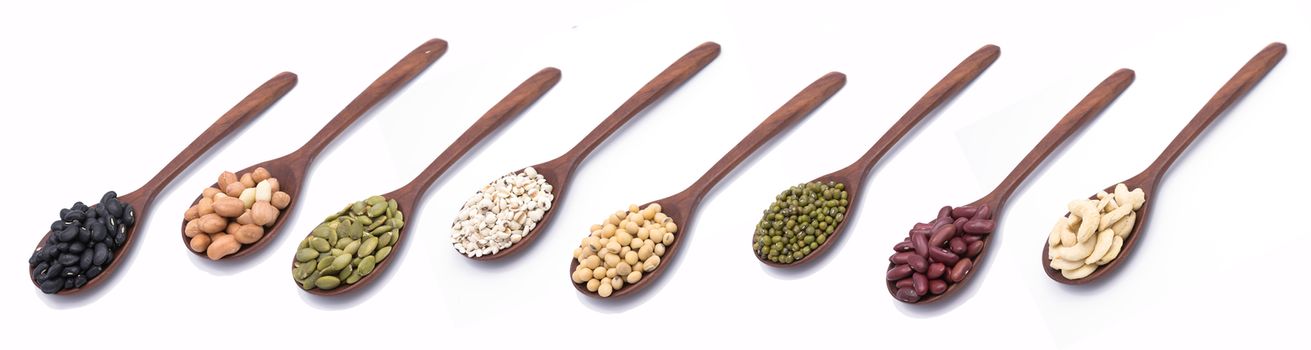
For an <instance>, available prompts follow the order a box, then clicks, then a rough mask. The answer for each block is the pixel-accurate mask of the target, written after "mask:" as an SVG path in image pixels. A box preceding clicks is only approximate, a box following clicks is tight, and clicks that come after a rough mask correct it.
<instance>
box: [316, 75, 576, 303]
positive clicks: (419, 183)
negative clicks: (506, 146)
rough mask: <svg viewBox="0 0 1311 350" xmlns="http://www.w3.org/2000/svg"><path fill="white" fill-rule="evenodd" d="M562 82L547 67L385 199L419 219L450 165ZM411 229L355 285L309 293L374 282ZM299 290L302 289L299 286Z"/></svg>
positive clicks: (320, 292)
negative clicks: (421, 200) (434, 185)
mask: <svg viewBox="0 0 1311 350" xmlns="http://www.w3.org/2000/svg"><path fill="white" fill-rule="evenodd" d="M559 81H560V70H559V69H555V68H549V67H548V68H545V69H542V70H541V71H538V72H537V74H533V76H532V77H530V78H528V80H527V81H524V82H523V83H522V84H520V85H519V87H517V88H515V89H514V91H511V92H510V94H509V95H507V96H505V98H503V99H501V101H500V102H498V103H497V104H496V105H495V106H492V109H490V110H488V111H487V113H486V114H483V116H482V118H479V119H478V121H477V122H474V124H473V125H472V126H470V127H469V129H468V130H465V131H464V133H463V134H460V137H459V138H457V139H455V142H454V143H451V145H450V147H447V148H446V151H444V152H442V154H441V155H439V156H437V159H434V160H433V161H432V164H429V165H428V167H427V168H424V169H423V171H422V172H420V173H419V176H417V177H415V178H414V180H412V181H410V183H408V184H406V185H405V186H401V188H398V189H396V190H395V191H391V192H390V193H387V194H384V195H382V196H383V197H387V198H388V199H395V200H396V208H397V211H399V212H401V213H410V215H409V217H411V218H413V217H416V215H414V213H415V209H417V208H418V201H419V198H421V197H423V194H424V193H426V192H427V191H428V187H430V186H432V183H433V182H435V181H437V178H439V177H441V176H442V174H443V173H445V172H446V169H448V168H450V167H451V165H454V164H455V162H456V161H459V160H460V158H461V157H463V156H464V154H465V153H467V152H468V151H469V150H470V149H472V148H473V147H474V146H476V145H478V142H479V141H481V140H482V139H483V138H485V137H487V135H490V134H491V133H492V132H493V131H496V129H499V128H500V127H501V126H502V125H505V123H506V122H509V121H510V120H511V119H514V117H515V116H518V115H519V114H520V113H522V112H523V111H524V109H527V108H528V106H531V105H532V104H533V103H534V102H537V100H538V99H539V98H541V97H542V95H545V94H546V92H547V91H548V90H551V87H554V86H555V83H557V82H559ZM411 226H414V225H404V226H402V227H401V231H400V233H401V234H400V235H399V236H396V243H395V244H394V245H393V246H392V253H391V256H390V258H389V259H383V260H382V261H381V262H379V263H378V265H377V266H376V267H374V268H373V272H372V273H369V274H368V275H365V276H364V277H362V278H360V280H359V281H356V282H355V283H354V284H344V283H343V284H342V285H341V286H340V287H337V288H334V289H329V290H322V289H318V288H313V289H310V290H307V292H309V293H310V294H317V295H325V296H326V295H338V294H342V293H346V292H349V291H352V290H355V289H356V288H360V287H362V286H364V285H367V284H369V283H370V282H373V281H374V277H377V276H378V275H379V274H381V273H382V271H383V270H385V269H387V266H391V262H392V261H395V260H396V259H397V258H398V253H399V252H400V249H401V243H404V242H405V237H408V236H409V235H408V234H406V233H405V232H406V231H408V230H409V228H410V227H411ZM295 263H296V259H295V258H294V257H293V258H292V265H293V266H294V265H295ZM293 282H294V280H293ZM296 287H297V288H300V282H296Z"/></svg>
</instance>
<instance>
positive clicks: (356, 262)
mask: <svg viewBox="0 0 1311 350" xmlns="http://www.w3.org/2000/svg"><path fill="white" fill-rule="evenodd" d="M361 261H364V259H361V258H355V259H351V266H355V268H356V269H359V268H360V262H361Z"/></svg>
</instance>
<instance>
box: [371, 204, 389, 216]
mask: <svg viewBox="0 0 1311 350" xmlns="http://www.w3.org/2000/svg"><path fill="white" fill-rule="evenodd" d="M386 212H387V206H386V205H381V204H374V205H373V206H370V207H369V217H375V218H376V217H379V216H382V214H383V213H386Z"/></svg>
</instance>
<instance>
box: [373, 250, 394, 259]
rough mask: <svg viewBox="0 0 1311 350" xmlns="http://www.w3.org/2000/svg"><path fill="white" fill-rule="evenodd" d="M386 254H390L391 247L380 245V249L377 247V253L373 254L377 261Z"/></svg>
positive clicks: (384, 257)
mask: <svg viewBox="0 0 1311 350" xmlns="http://www.w3.org/2000/svg"><path fill="white" fill-rule="evenodd" d="M388 255H391V247H382V249H378V254H374V255H373V256H374V257H376V258H377V261H382V259H386V258H387V256H388Z"/></svg>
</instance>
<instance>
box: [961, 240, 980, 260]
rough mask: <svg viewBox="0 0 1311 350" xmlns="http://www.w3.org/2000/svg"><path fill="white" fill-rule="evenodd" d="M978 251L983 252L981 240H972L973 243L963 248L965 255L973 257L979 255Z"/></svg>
mask: <svg viewBox="0 0 1311 350" xmlns="http://www.w3.org/2000/svg"><path fill="white" fill-rule="evenodd" d="M980 252H983V241H974V243H970V246H969V247H968V248H966V249H965V256H968V257H970V258H974V257H977V256H979V253H980Z"/></svg>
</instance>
